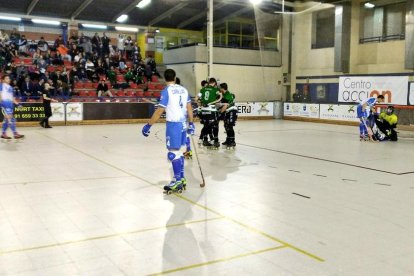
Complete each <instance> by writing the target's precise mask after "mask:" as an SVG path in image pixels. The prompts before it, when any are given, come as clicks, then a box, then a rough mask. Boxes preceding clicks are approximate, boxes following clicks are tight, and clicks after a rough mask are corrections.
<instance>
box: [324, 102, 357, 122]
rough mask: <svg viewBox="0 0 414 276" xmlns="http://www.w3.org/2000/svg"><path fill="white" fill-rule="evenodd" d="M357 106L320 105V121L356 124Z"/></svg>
mask: <svg viewBox="0 0 414 276" xmlns="http://www.w3.org/2000/svg"><path fill="white" fill-rule="evenodd" d="M356 108H357V105H338V104H321V105H320V110H319V114H320V119H325V120H338V121H352V122H358V121H359V120H358V118H357V112H356Z"/></svg>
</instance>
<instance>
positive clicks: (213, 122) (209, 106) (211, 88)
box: [196, 78, 237, 149]
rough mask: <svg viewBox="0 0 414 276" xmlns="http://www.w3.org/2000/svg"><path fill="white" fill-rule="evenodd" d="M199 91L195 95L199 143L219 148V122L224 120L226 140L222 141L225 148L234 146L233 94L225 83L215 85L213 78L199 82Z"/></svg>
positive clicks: (234, 111)
mask: <svg viewBox="0 0 414 276" xmlns="http://www.w3.org/2000/svg"><path fill="white" fill-rule="evenodd" d="M201 86H202V88H201V90H200V93H199V94H198V95H197V97H196V102H197V104H198V116H199V117H200V123H201V124H202V125H203V128H202V129H201V134H200V139H199V144H200V145H203V146H205V147H207V148H210V149H218V148H220V142H219V138H218V134H219V122H220V120H223V121H224V129H225V131H226V135H227V137H226V140H225V141H224V142H223V143H222V145H224V146H225V147H226V148H234V147H235V146H236V141H235V132H234V126H235V125H236V121H237V107H236V105H235V102H234V100H235V96H234V94H233V93H231V92H230V91H229V90H228V86H227V84H226V83H221V84H220V85H217V81H216V79H215V78H210V79H209V80H208V82H207V81H202V82H201Z"/></svg>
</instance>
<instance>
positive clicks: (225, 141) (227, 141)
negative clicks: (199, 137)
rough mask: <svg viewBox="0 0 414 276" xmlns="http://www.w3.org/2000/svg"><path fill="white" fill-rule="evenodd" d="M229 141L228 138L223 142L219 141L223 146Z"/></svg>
mask: <svg viewBox="0 0 414 276" xmlns="http://www.w3.org/2000/svg"><path fill="white" fill-rule="evenodd" d="M228 142H229V139H226V141H224V142H223V143H221V144H222V145H223V146H226V145H227V144H228Z"/></svg>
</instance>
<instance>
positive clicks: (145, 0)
mask: <svg viewBox="0 0 414 276" xmlns="http://www.w3.org/2000/svg"><path fill="white" fill-rule="evenodd" d="M149 3H151V0H142V1H141V2H139V3H138V5H137V8H140V9H143V8H144V7H145V6H148V4H149Z"/></svg>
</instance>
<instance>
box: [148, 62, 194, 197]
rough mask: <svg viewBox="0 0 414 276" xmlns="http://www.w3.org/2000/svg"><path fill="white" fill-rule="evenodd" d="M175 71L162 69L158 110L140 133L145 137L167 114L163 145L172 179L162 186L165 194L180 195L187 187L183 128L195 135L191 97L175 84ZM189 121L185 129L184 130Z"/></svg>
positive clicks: (184, 130)
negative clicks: (170, 166) (170, 167)
mask: <svg viewBox="0 0 414 276" xmlns="http://www.w3.org/2000/svg"><path fill="white" fill-rule="evenodd" d="M175 76H176V74H175V71H174V70H172V69H167V70H165V73H164V78H165V80H166V82H167V86H166V87H165V88H164V89H163V90H162V91H161V98H160V102H159V104H158V108H157V110H155V112H154V114H153V115H152V117H151V119H150V120H149V122H148V123H147V124H146V125H145V126H144V127H143V128H142V134H143V135H144V136H145V137H147V136H148V135H149V134H150V129H151V127H152V125H153V124H154V123H156V122H157V121H158V119H159V118H160V117H161V115H162V114H163V113H164V111H165V112H166V121H167V122H166V128H167V129H166V145H167V149H168V154H167V157H168V160H169V161H171V164H172V168H173V172H174V179H173V180H172V181H171V182H170V184H168V185H166V186H164V190H165V191H166V192H167V193H171V192H173V191H178V192H182V190H183V189H185V186H186V179H185V177H184V156H183V153H182V152H181V150H180V149H181V146H183V145H185V141H186V129H187V131H188V133H190V134H191V135H193V134H194V131H195V127H194V123H193V112H192V107H191V98H190V95H189V94H188V91H187V89H185V88H184V87H182V86H181V85H177V84H176V83H175ZM187 119H188V122H189V123H188V127H187V125H186V124H187Z"/></svg>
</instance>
